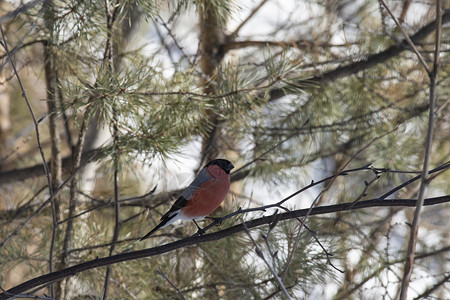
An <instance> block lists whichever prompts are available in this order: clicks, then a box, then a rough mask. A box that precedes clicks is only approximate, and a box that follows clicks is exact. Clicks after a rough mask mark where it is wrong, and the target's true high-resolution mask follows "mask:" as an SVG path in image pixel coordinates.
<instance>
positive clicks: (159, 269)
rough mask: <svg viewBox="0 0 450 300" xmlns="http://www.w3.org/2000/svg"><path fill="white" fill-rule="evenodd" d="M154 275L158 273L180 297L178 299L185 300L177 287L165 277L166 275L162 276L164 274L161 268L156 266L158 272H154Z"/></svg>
mask: <svg viewBox="0 0 450 300" xmlns="http://www.w3.org/2000/svg"><path fill="white" fill-rule="evenodd" d="M156 273H158V274H159V275H161V276H162V278H164V279H165V280H166V281H167V282H168V283H169V284H170V285H171V286H172V287H173V288H174V289H175V290H176V291H177V293H178V295H180V298H181V299H183V300H185V299H186V298H184V295H183V293H181V291H180V290H179V289H178V288H177V286H176V285H175V284H173V283H172V281H170V279H169V277H167V275H166V274H164V272H163V271H162V270H161V267H160V266H158V270H157V271H156Z"/></svg>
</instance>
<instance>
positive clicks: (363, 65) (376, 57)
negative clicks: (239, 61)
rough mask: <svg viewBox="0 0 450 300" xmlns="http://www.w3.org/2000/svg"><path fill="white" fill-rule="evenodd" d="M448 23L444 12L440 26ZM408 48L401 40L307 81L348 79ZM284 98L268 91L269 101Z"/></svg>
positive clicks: (428, 29) (428, 28) (415, 38)
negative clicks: (380, 50) (364, 57)
mask: <svg viewBox="0 0 450 300" xmlns="http://www.w3.org/2000/svg"><path fill="white" fill-rule="evenodd" d="M449 22H450V10H445V12H444V14H443V15H442V25H444V24H447V23H449ZM436 24H437V22H436V21H433V22H431V23H429V24H427V25H425V26H424V27H422V28H421V29H420V30H419V31H417V32H416V33H415V34H413V35H412V36H411V37H410V39H411V41H412V42H413V43H417V42H419V41H420V40H422V39H424V38H425V37H427V36H428V35H429V34H430V33H432V32H433V31H434V30H435V29H436ZM408 48H409V45H408V43H407V41H406V40H403V41H402V42H401V43H399V44H396V45H393V46H391V47H389V48H388V49H386V50H384V51H382V52H380V53H377V54H371V55H369V56H368V57H367V58H366V59H363V60H360V61H357V62H354V63H351V64H349V65H345V66H342V67H338V68H336V69H334V70H332V71H328V72H325V73H323V74H321V75H318V76H314V77H312V78H310V79H308V80H307V82H308V83H309V84H311V83H317V84H327V83H330V82H334V81H336V80H338V79H341V78H344V77H348V76H351V75H354V74H356V73H358V72H360V71H363V70H367V69H369V68H372V67H374V66H376V65H378V64H381V63H384V62H386V61H387V60H389V59H391V58H394V57H395V56H397V55H399V54H400V53H401V52H403V51H405V50H407V49H408ZM301 83H302V82H299V83H298V84H301ZM284 96H285V90H283V89H281V88H276V89H272V90H271V91H270V99H271V100H277V99H279V98H281V97H284Z"/></svg>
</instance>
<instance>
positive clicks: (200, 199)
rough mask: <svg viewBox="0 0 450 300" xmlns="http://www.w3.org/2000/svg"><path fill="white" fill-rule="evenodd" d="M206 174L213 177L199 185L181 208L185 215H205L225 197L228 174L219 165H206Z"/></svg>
mask: <svg viewBox="0 0 450 300" xmlns="http://www.w3.org/2000/svg"><path fill="white" fill-rule="evenodd" d="M207 171H208V174H209V175H211V176H212V177H213V178H212V179H210V180H207V181H205V182H204V183H203V184H202V185H201V186H199V187H198V188H197V189H196V190H195V192H194V193H193V194H192V197H191V198H190V199H189V200H188V202H187V203H186V206H185V207H183V208H182V209H181V210H182V212H183V214H184V215H185V216H186V217H189V218H196V217H203V216H207V215H209V214H210V213H212V212H213V211H215V210H216V209H217V208H218V207H219V205H220V204H221V203H222V202H223V200H224V199H225V197H226V195H227V193H228V190H229V188H230V174H226V173H225V172H224V171H223V170H222V169H221V168H220V167H219V166H216V165H213V166H209V167H208V170H207Z"/></svg>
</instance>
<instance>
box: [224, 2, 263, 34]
mask: <svg viewBox="0 0 450 300" xmlns="http://www.w3.org/2000/svg"><path fill="white" fill-rule="evenodd" d="M266 2H267V0H262V1H261V3H259V4H258V5H257V6H256V7H255V8H254V9H253V10H252V11H251V13H250V14H249V15H248V16H247V18H245V19H244V20H243V21H242V22H241V23H240V24H239V25H238V27H236V29H235V30H234V31H233V32H232V33H231V34H229V35H228V36H227V38H228V39H230V40H231V39H234V38H235V37H236V36H237V35H238V34H239V30H241V28H242V27H243V26H244V25H245V24H247V22H248V21H250V20H251V18H252V17H253V16H254V15H255V14H256V13H257V12H258V11H259V9H260V8H261V7H263V5H264V4H266Z"/></svg>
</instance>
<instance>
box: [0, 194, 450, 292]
mask: <svg viewBox="0 0 450 300" xmlns="http://www.w3.org/2000/svg"><path fill="white" fill-rule="evenodd" d="M446 202H450V195H446V196H441V197H435V198H428V199H425V202H424V205H425V206H429V205H437V204H441V203H446ZM416 203H417V200H416V199H388V200H380V199H371V200H366V201H361V202H357V203H355V204H354V205H353V206H352V203H351V202H348V203H342V204H334V205H328V206H318V207H315V208H313V209H312V210H311V211H310V212H309V208H307V209H299V210H293V211H289V212H285V213H281V214H277V215H272V216H263V217H261V218H258V219H254V220H251V221H247V222H245V226H244V224H242V223H241V224H238V225H235V226H232V227H230V228H227V229H224V230H221V231H217V232H214V233H209V234H205V235H201V236H194V237H188V238H185V239H182V240H179V241H176V242H173V243H169V244H165V245H162V246H158V247H154V248H149V249H143V250H138V251H132V252H125V253H120V254H117V255H113V256H109V257H104V258H96V259H94V260H91V261H87V262H84V263H81V264H78V265H74V266H72V267H69V268H66V269H63V270H60V271H56V272H53V273H49V274H45V275H42V276H39V277H36V278H33V279H31V280H28V281H26V282H24V283H22V284H20V285H17V286H15V287H13V288H11V289H9V290H7V291H6V292H3V293H2V294H0V300H1V299H7V298H8V297H11V296H12V295H15V294H19V293H23V292H25V291H28V290H30V289H32V288H36V287H40V286H44V285H47V284H49V283H50V282H56V281H60V280H62V279H64V278H66V277H69V276H73V275H75V274H77V273H80V272H84V271H87V270H91V269H95V268H99V267H104V266H108V265H111V264H116V263H119V262H125V261H129V260H134V259H139V258H144V257H152V256H157V255H161V254H164V253H168V252H172V251H174V250H176V249H180V248H184V247H188V246H192V245H198V244H202V243H207V242H212V241H217V240H221V239H223V238H225V237H228V236H231V235H233V234H236V233H238V232H243V231H245V227H247V228H248V229H251V228H255V227H258V226H261V225H266V224H267V225H269V224H271V223H273V222H274V221H275V218H276V219H277V220H279V221H283V220H290V219H294V218H298V217H303V216H305V215H306V214H308V212H309V215H322V214H329V213H336V212H342V211H353V210H357V209H363V208H369V207H397V206H401V207H414V206H416Z"/></svg>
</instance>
